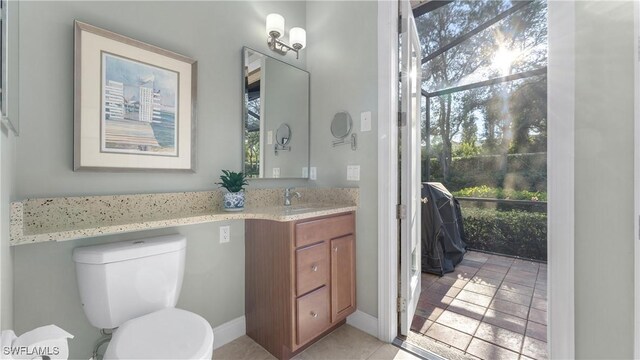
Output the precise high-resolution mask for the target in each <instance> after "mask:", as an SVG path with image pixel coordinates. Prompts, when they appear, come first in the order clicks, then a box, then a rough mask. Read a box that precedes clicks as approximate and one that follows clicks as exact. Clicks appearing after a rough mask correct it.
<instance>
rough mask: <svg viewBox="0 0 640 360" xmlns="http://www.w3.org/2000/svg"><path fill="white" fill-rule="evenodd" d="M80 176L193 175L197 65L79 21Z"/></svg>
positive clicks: (77, 153) (76, 131)
mask: <svg viewBox="0 0 640 360" xmlns="http://www.w3.org/2000/svg"><path fill="white" fill-rule="evenodd" d="M74 34H75V37H74V59H75V63H74V166H73V169H74V171H161V172H175V171H178V172H195V170H196V169H195V163H196V162H195V160H196V153H195V149H196V136H195V135H196V98H197V61H196V60H194V59H191V58H189V57H186V56H184V55H180V54H177V53H174V52H172V51H168V50H165V49H162V48H159V47H157V46H154V45H150V44H147V43H144V42H141V41H138V40H134V39H132V38H129V37H126V36H123V35H119V34H116V33H114V32H111V31H108V30H105V29H101V28H98V27H96V26H93V25H89V24H86V23H83V22H80V21H77V20H76V21H74Z"/></svg>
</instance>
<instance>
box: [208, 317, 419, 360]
mask: <svg viewBox="0 0 640 360" xmlns="http://www.w3.org/2000/svg"><path fill="white" fill-rule="evenodd" d="M213 358H214V359H215V360H267V359H275V357H273V356H272V355H271V354H270V353H268V352H267V350H265V349H264V348H262V347H261V346H260V345H258V344H257V343H256V342H255V341H253V340H252V339H251V338H249V337H248V336H243V337H241V338H238V339H236V340H234V341H232V342H230V343H228V344H226V345H224V346H222V347H220V348H219V349H216V350H215V351H214V352H213ZM294 359H299V360H315V359H317V360H320V359H322V360H343V359H344V360H347V359H362V360H364V359H370V360H418V359H419V358H418V357H415V356H413V355H412V354H410V353H408V352H406V351H404V350H402V349H399V348H397V347H395V346H393V345H390V344H386V343H383V342H382V341H380V340H378V339H376V338H374V337H373V336H371V335H369V334H367V333H364V332H362V331H360V330H358V329H356V328H354V327H351V326H349V325H346V324H345V325H343V326H341V327H339V328H338V329H336V330H335V331H334V332H332V333H331V334H329V335H327V336H325V337H324V338H322V339H320V340H319V341H318V342H317V343H315V344H313V345H311V346H310V347H309V348H308V349H306V350H305V351H303V352H302V353H300V354H298V355H297V356H296V357H294Z"/></svg>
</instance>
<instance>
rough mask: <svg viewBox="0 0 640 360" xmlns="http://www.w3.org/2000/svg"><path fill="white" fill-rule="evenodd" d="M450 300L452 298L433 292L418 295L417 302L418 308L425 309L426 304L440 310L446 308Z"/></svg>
mask: <svg viewBox="0 0 640 360" xmlns="http://www.w3.org/2000/svg"><path fill="white" fill-rule="evenodd" d="M452 300H453V298H452V297H450V296H446V295H443V294H438V293H435V292H427V293H425V294H423V295H420V300H418V307H419V308H425V307H426V305H427V304H431V305H435V306H438V307H441V308H446V307H447V305H449V304H450V303H451V301H452Z"/></svg>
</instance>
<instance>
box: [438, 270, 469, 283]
mask: <svg viewBox="0 0 640 360" xmlns="http://www.w3.org/2000/svg"><path fill="white" fill-rule="evenodd" d="M476 271H477V270H476V269H473V271H472V272H467V271H463V270H458V269H456V270H454V271H453V272H450V273H447V274H444V277H447V278H452V279H460V280H467V281H468V280H469V279H471V278H472V277H473V275H474V274H475V273H476Z"/></svg>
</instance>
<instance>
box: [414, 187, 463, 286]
mask: <svg viewBox="0 0 640 360" xmlns="http://www.w3.org/2000/svg"><path fill="white" fill-rule="evenodd" d="M425 197H426V198H427V203H426V204H424V203H423V204H422V272H428V273H432V274H437V275H440V276H442V275H444V274H445V273H448V272H452V271H453V269H454V267H455V266H456V265H458V264H459V263H460V261H462V258H463V257H464V253H465V248H466V247H467V244H466V242H465V241H466V238H465V235H464V228H463V226H462V212H461V211H460V203H458V200H456V199H455V198H454V197H453V195H451V193H450V192H449V190H447V189H446V188H445V187H444V185H442V184H441V183H437V182H427V183H422V198H425Z"/></svg>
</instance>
